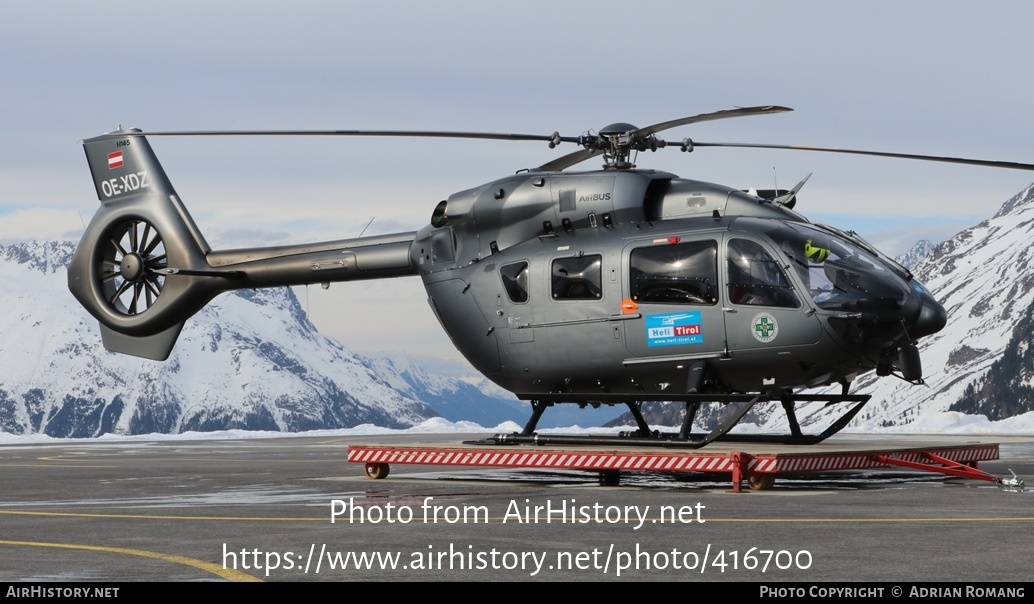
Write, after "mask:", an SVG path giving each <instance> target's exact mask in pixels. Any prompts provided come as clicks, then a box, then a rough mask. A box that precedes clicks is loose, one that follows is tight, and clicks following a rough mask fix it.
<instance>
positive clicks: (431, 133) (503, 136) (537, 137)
mask: <svg viewBox="0 0 1034 604" xmlns="http://www.w3.org/2000/svg"><path fill="white" fill-rule="evenodd" d="M108 134H109V135H111V136H395V137H411V138H412V137H416V138H476V139H491V140H509V141H546V142H551V141H552V142H556V141H559V142H565V143H577V142H578V137H577V136H574V137H571V136H560V137H558V136H556V135H553V134H550V135H543V134H507V133H502V132H450V131H436V130H155V131H151V132H142V131H135V130H126V131H116V132H109V133H108Z"/></svg>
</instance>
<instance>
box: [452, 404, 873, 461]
mask: <svg viewBox="0 0 1034 604" xmlns="http://www.w3.org/2000/svg"><path fill="white" fill-rule="evenodd" d="M870 398H871V396H870V395H868V394H819V395H803V394H789V393H783V394H777V395H770V394H754V395H736V394H726V395H714V394H708V395H703V394H700V395H697V394H687V395H682V396H681V397H679V398H675V399H672V398H671V397H670V396H668V397H664V398H663V399H661V398H660V397H653V398H644V399H642V400H637V401H628V400H623V399H624V397H619V396H603V397H600V398H597V399H594V400H593V401H589V402H590V403H593V404H598V403H610V404H613V403H624V404H625V405H627V406H628V410H629V412H631V414H632V417H633V418H635V421H636V424H637V428H638V429H637V430H635V431H633V432H622V433H620V434H619V435H616V436H598V435H594V436H586V435H562V434H551V435H543V434H536V433H535V428H536V427H537V425H538V422H539V419H541V417H542V414H543V413H544V412H545V410H546V408H547V407H550V406H552V405H554V404H556V403H559V402H568V401H566V399H565V398H564V395H559V394H558V395H550V396H546V397H539V398H536V399H535V400H532V401H531V407H532V415H531V419H529V420H528V423H527V424H526V425H525V426H524V430H523V431H521V432H514V433H511V434H496V435H494V436H491V437H489V438H486V439H484V440H481V441H476V442H473V443H471V444H486V445H489V444H491V445H600V446H633V447H662V448H669V449H700V448H702V447H705V446H707V445H708V444H710V443H712V442H714V441H716V440H723V441H729V442H767V443H783V444H794V445H813V444H817V443H820V442H822V441H824V440H826V439H827V438H829V437H830V436H833V435H834V434H836V433H837V432H839V431H841V430H843V429H844V428H845V427H846V426H847V424H848V423H850V421H851V420H852V419H854V417H855V415H857V414H858V412H859V411H861V409H862V407H864V406H865V404H866V403H868V402H869V399H870ZM652 400H664V401H668V402H671V401H673V400H674V402H684V403H685V404H686V415H685V418H684V420H683V425H682V429H681V430H680V431H679V432H678V433H664V432H658V431H655V430H651V429H650V426H649V424H648V423H647V421H646V419H645V418H644V417H643V414H642V403H643V402H645V401H652ZM772 401H779V402H780V403H782V406H783V411H784V412H785V413H786V420H787V423H788V424H789V427H790V433H789V434H786V435H779V434H751V435H739V434H737V435H730V434H729V431H730V430H732V429H733V428H734V427H735V426H736V424H738V423H739V422H740V420H742V419H743V417H744V416H746V414H747V413H748V412H749V411H750V410H751V409H753V408H754V406H755V405H756V404H758V403H766V402H772ZM576 402H581V401H576ZM704 402H709V403H723V404H739V405H740V406H739V408H737V409H736V411H735V412H733V413H732V414H730V415H729V417H727V418H726V419H725V420H724V421H723V422H722V423H721V424H719V425H718V426H717V427H715V428H714V429H713V430H711V432H709V433H707V434H693V433H692V426H693V420H694V419H695V417H696V413H697V409H698V408H699V407H700V404H701V403H704ZM799 402H800V403H804V402H824V403H826V405H827V406H829V405H834V404H837V403H855V404H854V405H853V406H852V407H851V408H850V409H848V410H847V411H846V412H845V413H844V414H843V415H841V416H840V417H839V418H837V420H836V421H834V422H833V423H832V424H830V425H829V426H828V427H827V428H826V429H824V430H823V431H822V432H820V433H818V434H804V433H803V432H802V431H801V427H800V424H799V423H798V421H797V414H796V411H795V405H796V403H799Z"/></svg>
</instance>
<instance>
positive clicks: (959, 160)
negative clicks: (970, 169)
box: [666, 141, 1034, 170]
mask: <svg viewBox="0 0 1034 604" xmlns="http://www.w3.org/2000/svg"><path fill="white" fill-rule="evenodd" d="M666 144H668V145H676V146H677V145H681V144H682V143H681V142H668V143H666ZM693 146H694V147H740V148H750V149H787V150H791V151H823V152H826V153H848V154H851V155H871V156H874V157H894V158H898V159H917V160H921V161H939V162H945V163H949V164H966V165H971V166H987V167H991V168H1008V169H1011V170H1034V164H1025V163H1022V162H1014V161H993V160H986V159H967V158H964V157H943V156H939V155H917V154H915V153H889V152H886V151H859V150H857V149H835V148H832V147H809V146H805V145H767V144H762V143H699V142H697V141H693Z"/></svg>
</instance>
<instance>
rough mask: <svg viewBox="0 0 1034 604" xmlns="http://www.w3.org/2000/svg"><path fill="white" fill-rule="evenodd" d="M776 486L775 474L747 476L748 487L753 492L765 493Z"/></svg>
mask: <svg viewBox="0 0 1034 604" xmlns="http://www.w3.org/2000/svg"><path fill="white" fill-rule="evenodd" d="M774 484H775V474H756V473H751V474H750V475H749V476H747V486H748V487H750V490H751V491H764V490H767V489H771V488H772V485H774Z"/></svg>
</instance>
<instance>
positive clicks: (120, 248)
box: [97, 219, 168, 316]
mask: <svg viewBox="0 0 1034 604" xmlns="http://www.w3.org/2000/svg"><path fill="white" fill-rule="evenodd" d="M98 262H99V266H98V270H97V275H98V278H99V279H100V281H101V283H100V285H101V291H102V292H103V296H104V299H105V301H107V303H108V304H109V305H110V306H111V308H112V309H113V310H114V311H115V312H117V313H120V314H123V315H127V316H133V315H139V314H142V313H144V312H147V310H148V309H150V308H151V307H152V306H153V305H154V304H155V302H157V301H158V297H159V296H160V295H161V292H162V288H163V287H165V278H166V277H165V275H163V274H161V273H160V272H158V271H161V270H163V269H166V268H167V267H168V256H167V255H166V251H165V243H164V242H163V241H162V236H161V234H160V233H159V232H158V229H156V228H155V227H154V226H153V225H152V224H151V223H149V222H147V221H145V220H140V219H129V220H124V221H121V222H117V223H115V224H113V225H112V226H111V229H110V230H109V233H108V237H107V239H106V240H105V241H104V242H103V243H102V247H101V250H100V259H99V260H98Z"/></svg>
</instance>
